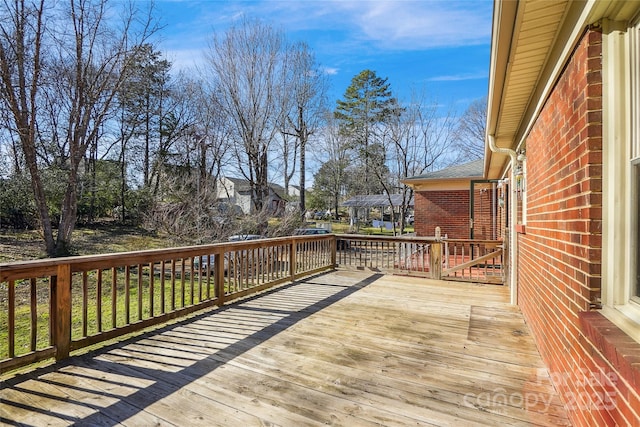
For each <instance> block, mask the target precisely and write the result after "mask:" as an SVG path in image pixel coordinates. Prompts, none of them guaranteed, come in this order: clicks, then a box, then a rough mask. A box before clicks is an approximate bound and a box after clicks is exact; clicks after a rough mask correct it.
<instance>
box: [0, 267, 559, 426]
mask: <svg viewBox="0 0 640 427" xmlns="http://www.w3.org/2000/svg"><path fill="white" fill-rule="evenodd" d="M507 301H508V290H507V289H506V288H504V287H501V286H490V285H473V284H467V283H457V282H444V281H432V280H427V279H423V278H416V277H402V276H386V275H380V274H375V273H371V272H352V271H351V272H347V271H338V272H333V273H330V274H323V275H318V276H314V277H311V278H308V279H305V280H302V281H299V282H296V283H294V284H291V285H285V286H283V287H282V288H280V289H278V290H276V291H272V292H267V293H265V294H263V295H261V296H259V297H255V298H250V299H247V300H245V301H242V302H239V303H236V304H233V305H229V306H225V307H223V308H222V309H218V310H214V311H211V312H208V313H204V314H200V315H198V316H196V317H194V318H192V319H189V320H185V321H181V322H179V323H176V324H174V325H170V326H167V327H165V328H163V329H160V330H158V331H156V332H153V333H147V334H145V335H143V336H141V337H138V338H135V339H132V340H130V341H127V342H123V343H119V344H116V345H112V346H110V347H107V348H105V349H102V350H98V351H96V352H94V353H92V354H87V355H82V356H76V357H74V358H72V359H69V361H68V362H65V363H62V364H57V365H52V366H49V367H45V368H40V369H38V370H35V371H33V372H31V373H27V374H21V375H18V376H15V377H13V378H9V379H7V380H6V381H4V383H3V384H2V389H1V390H0V418H1V420H0V421H2V422H3V423H6V424H8V425H16V424H17V425H33V426H39V425H71V424H76V425H128V426H139V425H177V426H182V425H184V426H198V425H203V426H205V425H206V426H212V425H218V426H239V425H242V426H254V425H255V426H267V425H268V426H319V425H343V426H381V425H382V426H407V425H424V426H429V425H433V426H443V425H452V426H464V425H491V426H493V425H522V426H528V425H567V424H568V421H567V418H566V413H565V412H564V409H563V407H562V405H561V403H560V400H559V397H558V396H557V395H556V393H555V391H554V389H553V387H552V386H551V384H550V382H549V379H548V376H547V375H546V370H545V369H544V367H543V365H542V363H541V360H540V357H539V355H538V353H537V352H536V350H535V346H534V344H533V341H532V339H531V336H530V335H529V332H528V328H527V326H526V324H525V323H524V321H523V319H522V316H521V315H520V313H519V311H518V309H517V308H516V307H513V306H510V305H508V304H507Z"/></svg>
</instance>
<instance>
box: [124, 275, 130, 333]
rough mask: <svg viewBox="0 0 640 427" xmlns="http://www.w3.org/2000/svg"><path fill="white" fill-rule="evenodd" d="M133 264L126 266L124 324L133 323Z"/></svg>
mask: <svg viewBox="0 0 640 427" xmlns="http://www.w3.org/2000/svg"><path fill="white" fill-rule="evenodd" d="M130 288H131V266H129V265H126V266H125V267H124V324H125V325H128V324H130V323H131V289H130Z"/></svg>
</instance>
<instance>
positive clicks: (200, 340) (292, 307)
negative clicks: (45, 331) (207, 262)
mask: <svg viewBox="0 0 640 427" xmlns="http://www.w3.org/2000/svg"><path fill="white" fill-rule="evenodd" d="M381 276H382V275H381V274H373V275H371V276H368V277H367V278H366V279H365V280H362V281H360V282H357V283H356V284H355V285H345V286H341V285H337V284H334V283H327V282H326V280H323V279H324V278H325V274H322V273H320V274H317V275H314V276H311V277H309V278H307V279H304V280H300V281H296V282H293V283H290V284H286V285H283V286H281V287H279V288H277V289H273V290H269V291H266V292H264V293H263V294H260V295H257V296H251V297H247V298H246V299H243V300H242V301H239V302H238V303H236V304H232V305H226V306H223V307H219V308H215V309H212V310H210V311H208V312H206V313H200V314H197V315H194V316H192V317H190V318H188V319H183V320H181V321H178V322H176V323H173V324H170V325H166V326H164V327H162V328H160V329H156V330H154V331H150V332H146V333H144V334H142V335H140V336H137V337H133V338H129V339H128V340H126V341H122V342H118V343H115V344H112V345H109V346H107V347H103V348H101V349H98V350H94V351H92V352H90V353H88V354H85V355H78V356H73V357H71V358H67V359H65V360H63V361H60V362H57V363H55V364H53V365H50V366H47V367H43V368H39V369H36V370H33V371H31V372H29V373H26V374H19V375H16V376H15V377H13V378H10V379H7V380H6V381H4V382H3V384H2V385H1V386H0V390H1V391H2V395H3V404H5V405H9V406H14V405H15V407H16V409H24V410H27V411H31V412H36V413H37V412H40V413H42V414H45V413H46V414H48V415H53V416H55V417H57V418H59V419H63V420H66V421H69V422H71V423H74V424H76V425H115V424H116V423H119V422H123V421H125V420H126V419H127V418H129V417H130V416H131V415H133V414H137V413H139V412H140V411H141V410H143V409H144V407H143V406H144V405H146V404H152V403H153V402H156V401H158V400H160V399H161V398H162V397H165V396H167V395H169V394H171V393H174V392H177V391H179V390H181V389H182V388H184V387H185V386H186V385H188V384H189V383H191V382H193V381H196V380H197V379H198V378H201V377H203V376H205V375H207V374H208V373H210V372H212V371H214V370H216V369H218V368H219V367H221V366H223V365H225V364H226V363H228V362H230V361H231V360H233V359H234V358H236V357H238V356H239V355H241V354H243V353H244V352H246V351H249V350H250V349H252V348H254V347H255V346H257V345H259V344H261V343H263V342H264V341H266V340H268V339H270V338H272V337H274V336H275V335H277V334H279V333H280V332H282V331H284V330H286V329H288V328H290V327H292V326H293V325H295V324H296V323H298V322H300V321H301V320H303V319H305V318H307V317H309V316H311V315H313V314H314V313H317V312H319V311H321V310H323V309H324V308H326V307H328V306H330V305H332V304H334V303H336V302H338V301H340V300H341V299H343V298H346V297H348V296H349V295H351V294H353V293H354V292H357V291H358V290H360V289H362V288H364V287H366V286H368V285H369V284H371V283H373V282H374V281H376V280H377V279H379V278H380V277H381ZM328 278H329V279H330V276H328ZM247 313H250V314H249V315H247ZM256 313H259V314H264V316H263V317H260V316H257V317H256V315H255V314H256ZM252 319H253V320H252ZM252 321H253V323H251V322H252ZM239 324H240V325H243V326H242V328H237V330H236V331H233V330H232V329H231V328H229V326H233V325H239ZM225 331H226V332H225ZM229 331H231V332H229ZM172 341H175V343H176V345H177V344H178V343H179V344H180V345H181V346H184V345H185V343H186V344H187V345H189V348H190V349H192V350H193V351H189V352H188V353H185V352H184V351H177V350H176V349H175V347H174V346H173V345H172ZM154 349H155V350H157V351H153V350H154ZM133 355H136V357H133ZM116 364H117V365H118V366H117V369H116V367H115V366H114V365H116ZM67 365H72V366H74V370H73V373H70V372H68V371H67V370H65V366H67ZM78 367H81V368H84V369H86V374H85V375H83V374H79V373H78V370H77V368H78ZM116 370H117V372H118V373H119V374H120V375H122V374H125V377H123V378H122V381H113V380H112V379H110V380H102V378H103V377H104V376H106V375H105V374H106V373H109V372H115V371H116ZM52 373H55V374H56V375H73V376H76V377H78V378H77V380H78V381H77V382H76V383H77V384H87V383H88V382H90V381H93V382H101V381H105V384H104V389H100V388H98V387H96V388H91V389H88V387H86V386H84V387H82V386H77V390H73V388H70V387H69V386H68V384H69V381H68V380H67V381H64V382H60V383H59V384H58V385H60V386H63V387H64V388H65V394H66V395H65V396H64V397H61V396H60V390H54V389H56V386H57V385H56V381H55V380H52V379H51V375H48V374H52ZM176 374H179V375H176ZM27 382H28V383H30V384H31V387H29V389H26V388H25V387H24V384H25V383H27ZM35 383H37V384H38V385H37V386H36V385H35ZM71 383H74V381H71ZM47 386H49V387H52V388H53V389H52V392H51V393H46V392H43V391H42V390H46V389H47ZM36 389H38V390H39V391H36ZM105 389H106V390H112V391H105ZM13 391H15V392H20V393H25V392H26V393H32V394H33V396H34V397H37V398H38V399H37V401H39V402H43V401H46V402H48V403H49V404H50V406H49V408H48V409H45V408H42V407H37V406H34V407H25V405H24V404H18V403H15V402H12V400H11V395H12V392H13ZM87 391H89V392H90V393H91V394H94V395H95V396H96V399H98V398H104V399H108V400H112V401H113V400H114V399H115V402H113V403H111V404H109V405H106V406H104V405H98V404H95V405H94V404H92V403H88V400H87V399H86V396H85V398H84V399H83V400H82V401H80V400H78V401H76V402H74V401H73V399H74V394H75V392H78V393H81V392H82V393H86V392H87ZM125 397H126V399H125ZM34 401H35V399H34ZM56 401H64V402H66V403H69V402H70V401H71V402H73V403H75V404H77V405H78V407H79V408H85V409H84V410H82V409H79V410H78V411H77V412H78V413H77V415H76V416H70V415H69V414H63V413H56V409H55V402H56ZM89 401H91V400H89ZM132 402H135V403H132ZM134 405H137V406H134ZM98 409H99V410H98ZM84 412H91V413H90V414H89V415H87V416H83V415H82V413H84ZM2 421H3V422H6V423H7V424H10V425H11V424H14V425H24V421H25V420H21V421H18V420H10V419H3V420H2ZM27 424H28V423H27Z"/></svg>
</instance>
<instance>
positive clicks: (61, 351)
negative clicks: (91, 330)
mask: <svg viewBox="0 0 640 427" xmlns="http://www.w3.org/2000/svg"><path fill="white" fill-rule="evenodd" d="M57 270H58V271H57V275H56V281H55V284H53V287H52V288H53V289H52V291H53V293H54V298H55V302H54V304H55V306H56V312H55V315H56V317H55V319H54V321H55V329H54V344H55V347H56V360H61V359H66V358H67V357H69V351H70V348H71V264H60V265H58V268H57Z"/></svg>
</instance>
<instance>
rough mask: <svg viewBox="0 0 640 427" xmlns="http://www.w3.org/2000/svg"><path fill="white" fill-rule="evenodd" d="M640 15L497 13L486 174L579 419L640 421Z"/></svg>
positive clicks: (517, 4) (521, 289)
mask: <svg viewBox="0 0 640 427" xmlns="http://www.w3.org/2000/svg"><path fill="white" fill-rule="evenodd" d="M639 17H640V2H637V1H561V0H557V1H533V0H520V1H498V2H496V3H495V9H494V15H493V37H492V49H491V69H490V74H489V98H488V109H487V147H486V158H485V170H484V172H485V173H484V176H485V178H489V179H498V180H500V183H501V185H502V186H503V189H505V190H506V193H505V194H506V196H507V203H506V204H505V209H501V211H502V212H503V213H505V216H506V217H508V219H507V226H508V227H505V228H504V230H503V232H502V233H501V234H502V235H503V236H504V238H505V239H509V247H510V256H509V259H510V263H511V268H510V269H509V270H510V272H511V274H510V280H509V282H510V286H511V294H512V300H513V302H514V303H517V304H518V305H519V306H520V308H521V310H522V312H523V314H524V316H525V319H526V322H527V324H528V326H529V328H530V329H531V331H532V334H533V335H534V337H535V339H536V342H537V345H538V349H539V351H540V353H541V355H542V357H543V359H544V361H545V363H546V365H547V366H548V368H549V370H550V374H551V379H552V381H553V383H554V385H555V387H556V388H557V390H558V391H559V392H560V394H561V396H562V399H563V403H564V404H565V406H566V407H567V409H568V411H569V414H570V417H571V420H572V422H573V423H574V425H601V426H604V425H620V426H630V425H635V426H638V425H640V344H639V343H640V280H639V277H640V265H639V264H640V261H639V260H640V256H639V254H640V251H639V249H638V248H639V247H640V234H639V232H638V218H639V216H640V212H639V210H640V204H639V202H638V200H639V198H638V190H639V186H640V178H639V177H640V20H639ZM507 210H508V214H507V212H506V211H507ZM525 397H526V396H525Z"/></svg>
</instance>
